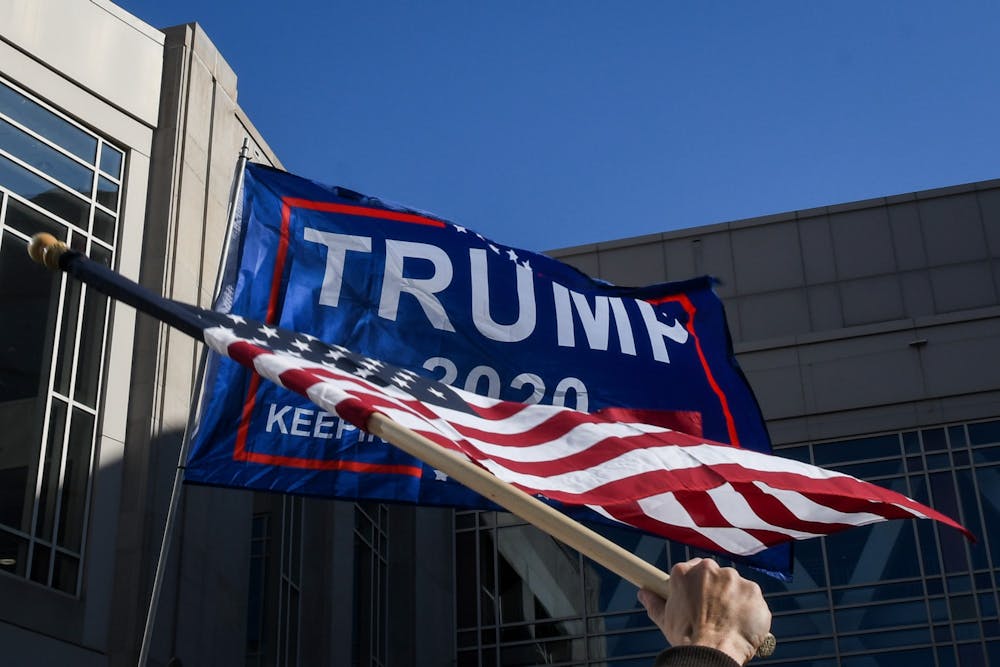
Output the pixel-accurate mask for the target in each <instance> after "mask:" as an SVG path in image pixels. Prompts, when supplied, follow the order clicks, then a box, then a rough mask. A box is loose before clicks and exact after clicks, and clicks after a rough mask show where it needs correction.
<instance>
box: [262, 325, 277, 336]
mask: <svg viewBox="0 0 1000 667" xmlns="http://www.w3.org/2000/svg"><path fill="white" fill-rule="evenodd" d="M257 331H259V332H261V333H262V334H264V335H265V336H267V337H268V338H277V337H278V330H277V329H272V328H271V327H269V326H267V325H266V324H262V325H260V329H257Z"/></svg>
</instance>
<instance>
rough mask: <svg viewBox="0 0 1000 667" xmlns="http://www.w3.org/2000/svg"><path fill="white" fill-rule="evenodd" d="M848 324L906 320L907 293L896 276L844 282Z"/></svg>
mask: <svg viewBox="0 0 1000 667" xmlns="http://www.w3.org/2000/svg"><path fill="white" fill-rule="evenodd" d="M840 294H841V297H842V302H843V309H844V324H846V325H847V326H856V325H859V324H871V323H873V322H891V321H893V320H898V319H902V318H903V316H904V310H903V295H902V292H901V291H900V288H899V281H898V280H897V279H896V276H895V275H889V276H877V277H874V278H861V279H859V280H846V281H844V282H842V283H840Z"/></svg>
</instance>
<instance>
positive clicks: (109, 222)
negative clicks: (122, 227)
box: [94, 208, 115, 243]
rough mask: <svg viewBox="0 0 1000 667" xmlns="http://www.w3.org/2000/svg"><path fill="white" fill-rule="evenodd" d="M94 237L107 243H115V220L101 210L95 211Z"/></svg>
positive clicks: (96, 209)
mask: <svg viewBox="0 0 1000 667" xmlns="http://www.w3.org/2000/svg"><path fill="white" fill-rule="evenodd" d="M94 236H96V237H97V238H99V239H101V240H102V241H105V242H107V243H114V242H115V218H114V216H111V215H109V214H107V213H105V212H104V211H102V210H101V209H99V208H95V209H94Z"/></svg>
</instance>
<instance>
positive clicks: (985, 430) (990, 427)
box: [969, 421, 1000, 445]
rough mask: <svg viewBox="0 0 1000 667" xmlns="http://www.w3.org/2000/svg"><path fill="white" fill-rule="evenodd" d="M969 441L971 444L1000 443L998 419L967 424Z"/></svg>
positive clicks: (999, 422) (999, 423)
mask: <svg viewBox="0 0 1000 667" xmlns="http://www.w3.org/2000/svg"><path fill="white" fill-rule="evenodd" d="M969 442H971V443H972V444H973V445H988V444H992V443H1000V421H992V422H980V423H979V424H969Z"/></svg>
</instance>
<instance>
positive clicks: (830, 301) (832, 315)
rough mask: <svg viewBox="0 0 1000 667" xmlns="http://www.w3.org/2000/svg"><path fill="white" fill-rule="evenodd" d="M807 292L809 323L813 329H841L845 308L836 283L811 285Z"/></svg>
mask: <svg viewBox="0 0 1000 667" xmlns="http://www.w3.org/2000/svg"><path fill="white" fill-rule="evenodd" d="M807 293H808V298H809V323H810V328H811V329H812V330H813V331H824V330H828V329H840V328H841V327H843V326H844V308H843V306H842V305H841V299H840V289H839V288H838V287H837V285H836V283H832V284H829V285H817V286H815V287H810V288H809V289H808V291H807Z"/></svg>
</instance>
